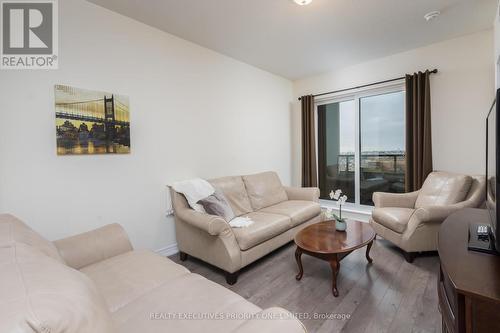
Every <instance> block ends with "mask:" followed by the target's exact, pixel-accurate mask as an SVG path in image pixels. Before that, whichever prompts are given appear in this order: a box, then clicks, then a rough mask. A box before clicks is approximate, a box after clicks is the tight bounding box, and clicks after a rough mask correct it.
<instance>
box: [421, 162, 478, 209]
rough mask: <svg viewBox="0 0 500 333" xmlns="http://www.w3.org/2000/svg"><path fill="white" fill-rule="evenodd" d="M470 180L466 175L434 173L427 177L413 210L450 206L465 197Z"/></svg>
mask: <svg viewBox="0 0 500 333" xmlns="http://www.w3.org/2000/svg"><path fill="white" fill-rule="evenodd" d="M471 184H472V178H471V177H470V176H467V175H459V174H453V173H449V172H440V171H435V172H432V173H431V174H429V176H427V179H426V180H425V182H424V184H423V185H422V189H421V190H420V193H419V194H418V197H417V201H416V202H415V208H420V207H426V206H441V205H452V204H455V203H458V202H461V201H463V200H464V199H465V197H466V196H467V193H468V192H469V189H470V187H471Z"/></svg>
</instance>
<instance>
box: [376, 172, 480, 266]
mask: <svg viewBox="0 0 500 333" xmlns="http://www.w3.org/2000/svg"><path fill="white" fill-rule="evenodd" d="M485 185H486V180H485V177H484V176H467V175H459V174H453V173H448V172H441V171H435V172H432V173H431V174H430V175H429V176H428V177H427V179H426V180H425V182H424V184H423V186H422V188H421V189H420V190H419V191H415V192H411V193H405V194H395V193H383V192H375V193H373V202H374V203H375V209H374V210H373V212H372V216H371V218H370V224H371V225H372V227H373V229H375V232H376V233H377V235H379V236H381V237H382V238H384V239H386V240H388V241H390V242H391V243H393V244H395V245H396V246H398V247H399V248H401V249H402V250H403V251H404V255H405V258H406V260H407V261H408V262H412V261H413V259H414V257H415V254H416V252H424V251H435V250H436V249H437V234H438V231H439V227H440V225H441V223H442V222H443V221H444V220H445V219H446V218H447V217H448V216H449V215H450V214H451V213H453V212H455V211H457V210H460V209H463V208H468V207H473V208H476V207H480V206H481V205H482V204H483V203H484V199H485Z"/></svg>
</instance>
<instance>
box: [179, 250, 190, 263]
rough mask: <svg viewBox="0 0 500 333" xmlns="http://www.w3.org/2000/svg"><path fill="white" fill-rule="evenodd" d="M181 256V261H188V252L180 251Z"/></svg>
mask: <svg viewBox="0 0 500 333" xmlns="http://www.w3.org/2000/svg"><path fill="white" fill-rule="evenodd" d="M179 257H180V259H181V261H186V260H187V258H188V254H187V253H184V252H179Z"/></svg>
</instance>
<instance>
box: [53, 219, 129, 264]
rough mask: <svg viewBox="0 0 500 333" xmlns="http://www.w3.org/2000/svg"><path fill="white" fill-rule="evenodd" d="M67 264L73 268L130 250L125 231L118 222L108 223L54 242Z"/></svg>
mask: <svg viewBox="0 0 500 333" xmlns="http://www.w3.org/2000/svg"><path fill="white" fill-rule="evenodd" d="M54 245H55V246H56V248H57V250H58V251H59V254H60V255H61V257H62V258H63V259H64V261H65V262H66V264H68V266H70V267H73V268H75V269H80V268H82V267H85V266H88V265H91V264H94V263H97V262H100V261H103V260H104V259H108V258H111V257H114V256H117V255H119V254H122V253H125V252H128V251H132V249H133V248H132V244H130V240H129V239H128V236H127V233H126V232H125V230H124V229H123V227H122V226H121V225H119V224H116V223H115V224H108V225H106V226H104V227H102V228H99V229H95V230H92V231H89V232H85V233H83V234H79V235H76V236H71V237H68V238H64V239H60V240H57V241H55V242H54Z"/></svg>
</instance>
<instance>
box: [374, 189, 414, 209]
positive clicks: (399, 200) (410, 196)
mask: <svg viewBox="0 0 500 333" xmlns="http://www.w3.org/2000/svg"><path fill="white" fill-rule="evenodd" d="M418 193H419V191H415V192H409V193H386V192H374V193H373V203H374V204H375V207H377V208H382V207H401V208H414V207H415V202H416V201H417V197H418Z"/></svg>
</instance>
